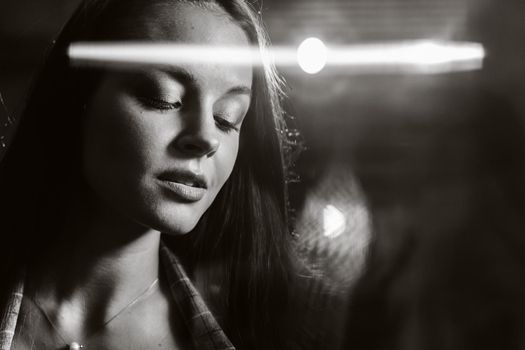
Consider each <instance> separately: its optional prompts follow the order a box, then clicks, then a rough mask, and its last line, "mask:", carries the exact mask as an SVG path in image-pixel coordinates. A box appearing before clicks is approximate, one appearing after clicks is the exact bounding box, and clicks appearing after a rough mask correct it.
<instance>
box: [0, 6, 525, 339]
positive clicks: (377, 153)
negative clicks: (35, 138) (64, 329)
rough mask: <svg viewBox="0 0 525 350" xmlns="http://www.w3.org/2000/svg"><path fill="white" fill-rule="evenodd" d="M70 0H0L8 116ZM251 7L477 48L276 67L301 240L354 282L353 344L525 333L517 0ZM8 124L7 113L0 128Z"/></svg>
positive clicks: (521, 54) (276, 32)
mask: <svg viewBox="0 0 525 350" xmlns="http://www.w3.org/2000/svg"><path fill="white" fill-rule="evenodd" d="M78 2H79V1H77V0H17V1H13V0H2V1H1V2H0V92H1V93H2V95H3V97H4V100H5V105H6V107H7V109H8V111H9V115H10V116H11V117H12V118H14V117H15V116H16V115H17V113H18V112H19V111H20V110H21V108H22V107H23V104H24V96H25V94H26V91H27V88H28V86H29V84H30V80H31V77H32V76H33V74H34V73H35V72H36V71H37V70H38V67H39V64H40V63H41V62H42V60H43V58H44V57H45V52H46V48H47V47H48V46H49V43H50V41H51V39H52V38H53V36H54V35H55V33H56V32H57V31H58V30H59V28H60V26H61V25H62V24H63V23H64V21H65V20H66V19H67V18H68V17H69V15H70V14H71V13H72V11H73V10H74V8H75V6H76V5H77V3H78ZM256 6H257V7H258V8H260V10H261V12H262V16H263V18H264V19H265V21H266V25H267V29H268V30H269V32H270V36H271V39H272V42H273V43H274V44H278V45H293V46H296V45H298V44H299V43H300V42H301V41H302V40H303V39H304V38H306V37H308V36H317V37H319V38H321V39H323V40H324V41H325V42H326V43H327V44H328V45H329V44H330V43H337V44H344V43H347V44H353V43H369V42H383V41H392V40H412V39H441V40H460V41H475V42H480V43H482V44H483V45H484V46H485V48H486V51H487V58H486V60H485V63H484V67H483V69H481V70H478V71H471V72H457V73H448V74H435V75H423V74H401V73H398V74H394V73H389V74H381V73H370V72H367V73H364V72H359V71H355V70H354V71H351V72H350V71H342V70H335V69H330V68H327V69H325V70H324V71H322V72H321V73H320V74H317V75H306V74H304V73H302V72H300V71H299V70H298V69H287V70H283V71H282V73H283V75H284V77H285V79H286V81H287V86H288V95H289V97H290V100H289V101H288V102H287V105H286V106H287V111H288V113H289V115H291V116H293V117H294V119H293V121H294V123H295V126H296V127H297V128H298V129H299V130H300V131H301V133H302V139H303V144H304V145H305V150H304V151H303V152H302V153H301V155H300V156H299V157H298V158H297V161H296V167H295V172H296V174H297V178H298V179H299V182H294V183H292V184H291V185H290V186H291V194H292V195H291V202H292V206H293V207H294V208H295V218H296V225H295V227H296V232H297V233H298V235H299V238H298V243H299V247H300V248H301V249H303V250H304V251H305V252H306V253H307V254H308V255H309V258H310V260H311V262H312V263H313V264H314V265H315V266H316V267H317V268H318V269H319V271H321V272H323V273H324V274H325V275H326V276H327V278H328V279H330V280H331V281H333V282H334V283H335V284H336V285H339V286H340V287H341V288H342V290H343V291H344V292H345V293H349V295H351V296H352V298H351V299H350V300H351V301H352V302H351V303H350V306H349V307H351V308H352V309H351V312H350V313H349V316H348V319H349V321H348V322H349V323H348V324H349V327H350V328H351V329H352V330H356V329H357V330H358V331H357V332H356V331H353V332H352V331H350V332H349V334H350V336H349V342H352V343H353V344H361V343H360V341H363V339H365V338H366V339H370V337H371V336H369V335H370V334H373V333H374V332H377V333H379V334H382V335H383V339H386V340H385V341H390V342H391V343H390V344H397V345H398V346H399V347H400V348H401V349H412V348H413V349H418V348H420V349H421V348H429V347H432V346H424V344H426V345H428V344H434V345H435V346H433V347H436V348H450V349H453V348H454V349H455V348H458V349H460V348H468V347H469V346H471V345H472V344H474V343H475V344H477V345H476V346H478V348H483V346H487V347H488V346H489V345H491V346H492V345H494V346H495V347H496V348H500V349H501V348H505V347H506V346H508V348H517V347H514V346H516V345H518V344H521V345H523V339H522V338H523V336H522V335H521V334H525V330H524V327H523V326H524V325H525V322H524V320H523V316H521V315H524V314H525V313H524V312H523V311H525V307H524V305H525V302H524V300H523V296H524V295H525V286H524V285H525V284H524V279H525V269H524V267H525V263H524V261H523V259H524V258H522V257H521V256H525V254H524V252H525V251H524V249H525V243H524V241H525V240H524V239H523V238H522V236H523V234H524V233H525V231H524V230H523V229H524V228H525V227H524V226H525V225H523V222H522V221H523V218H525V216H524V215H523V203H525V200H523V198H525V197H523V196H522V194H523V193H525V191H524V190H523V188H524V186H523V183H522V182H523V180H524V179H525V178H523V177H522V175H524V172H523V169H524V168H525V167H524V166H523V163H524V160H525V152H524V149H525V147H523V145H522V143H524V142H525V141H524V137H523V131H524V130H525V129H524V127H525V126H524V125H523V124H524V120H525V97H524V96H525V68H524V64H525V60H524V58H525V2H524V1H523V0H477V1H475V0H288V1H283V0H265V1H264V3H263V4H262V5H256ZM4 119H5V118H4ZM7 126H8V123H7V120H6V119H5V120H2V125H1V126H0V127H1V128H2V129H0V134H2V135H3V134H4V133H5V132H6V130H5V129H6V127H7ZM0 200H1V198H0ZM327 205H333V206H335V207H337V208H338V209H339V210H340V211H341V212H342V213H343V214H344V215H345V217H346V223H347V226H346V229H345V231H344V233H343V234H341V235H340V236H338V237H335V238H327V237H324V236H323V210H324V209H325V208H326V206H327ZM345 310H346V309H345ZM416 325H417V326H416ZM487 329H490V330H491V331H490V332H485V330H487ZM357 333H358V334H359V335H355V334H357ZM407 334H408V335H407ZM416 334H417V335H416ZM489 334H490V335H489ZM474 338H475V339H476V340H475V341H474V340H472V339H474ZM435 339H440V340H439V342H438V343H436V342H435V341H433V340H435ZM447 339H448V340H447ZM502 339H505V341H502ZM368 344H370V343H368ZM436 344H437V345H436ZM458 344H462V345H461V346H460V345H458ZM456 345H457V346H456ZM422 346H424V347H422ZM472 346H473V345H472ZM356 347H358V346H356ZM393 347H395V346H393ZM376 348H380V345H377V347H376Z"/></svg>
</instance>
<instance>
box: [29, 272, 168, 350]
mask: <svg viewBox="0 0 525 350" xmlns="http://www.w3.org/2000/svg"><path fill="white" fill-rule="evenodd" d="M158 282H159V279H158V278H156V279H155V280H154V281H153V282H151V284H150V285H149V286H148V287H147V288H146V289H145V290H144V291H143V292H142V293H140V294H139V295H138V296H136V297H135V298H134V299H133V300H131V301H130V302H129V303H128V304H126V306H124V307H123V308H122V309H120V310H119V311H118V312H117V313H115V314H114V315H113V316H111V317H110V318H108V319H107V320H106V321H104V323H102V324H101V325H100V326H98V327H97V328H95V330H94V331H93V332H91V334H90V335H89V336H88V337H87V338H90V337H92V336H93V335H95V334H96V333H98V332H99V331H101V330H102V329H104V328H105V327H106V326H107V325H108V324H110V323H111V321H113V320H115V319H116V318H117V317H119V316H120V315H121V314H122V313H123V312H124V311H126V310H128V309H129V308H131V307H132V306H133V305H135V304H136V303H137V302H139V301H140V300H141V299H142V298H143V297H144V296H145V295H146V294H148V292H150V291H151V290H152V289H153V288H154V287H155V286H156V285H157V284H158ZM29 300H31V301H32V302H33V304H35V305H36V307H37V308H38V310H40V312H41V313H42V315H44V317H45V319H46V320H47V322H48V323H49V324H50V325H51V327H53V329H54V330H55V332H56V334H57V335H58V336H59V337H60V339H61V340H62V341H63V342H64V344H66V345H67V346H68V349H69V350H79V349H83V348H85V346H84V345H82V344H81V343H79V342H76V341H72V342H68V341H67V340H66V339H65V338H64V337H63V336H62V334H61V333H60V331H59V330H58V327H57V326H55V324H54V323H53V321H51V317H49V316H48V314H47V312H46V311H45V310H44V308H43V307H42V306H40V304H39V303H38V302H37V300H36V298H31V297H30V298H29Z"/></svg>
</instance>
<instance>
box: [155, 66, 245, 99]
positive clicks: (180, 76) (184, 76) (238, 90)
mask: <svg viewBox="0 0 525 350" xmlns="http://www.w3.org/2000/svg"><path fill="white" fill-rule="evenodd" d="M161 72H163V73H166V74H168V75H169V76H171V77H172V78H173V79H175V80H179V81H181V82H183V83H186V84H189V85H192V86H196V85H197V78H195V75H193V74H192V73H191V72H189V71H188V70H186V69H184V68H182V67H170V68H169V69H163V70H161ZM226 95H248V96H251V95H252V89H251V88H249V87H248V86H245V85H238V86H234V87H232V88H230V89H229V90H228V91H226V93H225V94H224V95H223V96H226Z"/></svg>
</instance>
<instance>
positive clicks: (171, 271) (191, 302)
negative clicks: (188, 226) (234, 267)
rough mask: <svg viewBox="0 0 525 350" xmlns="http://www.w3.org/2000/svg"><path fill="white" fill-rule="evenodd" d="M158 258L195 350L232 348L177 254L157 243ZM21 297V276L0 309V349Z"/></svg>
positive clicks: (8, 338) (9, 336)
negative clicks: (4, 306) (3, 307)
mask: <svg viewBox="0 0 525 350" xmlns="http://www.w3.org/2000/svg"><path fill="white" fill-rule="evenodd" d="M159 254H160V257H161V261H162V265H163V266H164V270H165V272H166V278H167V281H168V284H169V287H170V290H171V296H172V298H173V299H172V301H173V302H174V303H175V305H176V306H177V308H178V310H179V312H180V314H181V316H182V318H183V320H184V323H185V324H186V326H187V327H188V331H189V333H190V335H191V338H192V340H193V344H194V348H195V349H196V350H235V347H234V346H233V345H232V343H231V342H230V340H229V339H228V338H227V337H226V335H225V334H224V332H223V330H222V329H221V327H220V326H219V324H218V323H217V321H216V320H215V317H213V315H212V313H211V312H210V310H209V309H208V307H207V306H206V304H205V303H204V300H203V299H202V297H201V296H200V294H199V292H198V291H197V290H196V289H195V287H194V286H193V284H192V283H191V281H190V279H189V278H188V276H187V274H186V272H185V271H184V268H183V267H182V265H181V264H180V262H179V260H178V259H177V257H176V256H175V255H174V254H173V252H171V251H170V250H169V248H168V247H167V246H166V245H164V244H163V243H162V242H161V247H160V252H159ZM23 296H24V283H23V278H21V279H20V282H19V283H17V284H16V285H15V286H14V288H13V290H12V292H11V296H10V298H9V301H8V304H7V307H6V308H5V309H4V310H2V311H3V312H2V314H1V316H2V318H1V320H0V321H1V322H0V350H10V349H11V343H12V341H13V338H14V335H15V329H16V323H17V320H18V313H19V312H20V305H21V304H22V298H23Z"/></svg>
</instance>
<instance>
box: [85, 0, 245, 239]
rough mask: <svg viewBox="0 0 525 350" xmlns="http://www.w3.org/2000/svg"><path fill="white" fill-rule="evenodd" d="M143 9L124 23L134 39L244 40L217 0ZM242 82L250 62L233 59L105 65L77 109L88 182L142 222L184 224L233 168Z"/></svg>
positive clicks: (188, 225)
mask: <svg viewBox="0 0 525 350" xmlns="http://www.w3.org/2000/svg"><path fill="white" fill-rule="evenodd" d="M148 11H149V12H147V13H146V14H144V15H143V16H142V17H143V18H142V19H141V18H139V19H137V23H136V27H135V28H133V30H134V31H136V32H140V33H141V34H140V35H141V36H140V37H137V40H156V41H171V42H177V43H184V44H199V45H210V46H215V45H228V46H231V45H234V46H248V45H249V41H248V38H247V36H246V34H245V33H244V31H243V30H242V29H241V28H240V27H239V26H238V25H237V24H236V23H234V22H233V21H232V20H231V19H230V18H229V16H228V15H227V14H226V13H225V12H224V11H223V10H222V9H220V8H219V7H218V6H213V7H210V6H208V7H207V8H204V7H201V6H195V5H192V4H190V3H183V2H180V3H176V4H175V5H173V4H171V5H170V6H169V7H168V6H160V7H159V6H157V7H152V8H151V9H149V10H148ZM148 18H150V19H151V18H155V20H154V21H151V20H148ZM137 28H138V29H140V30H137ZM142 34H143V36H142ZM251 85H252V69H251V68H250V67H239V66H225V65H204V64H192V63H188V64H182V65H177V66H173V67H169V68H167V69H164V68H162V69H161V68H159V69H153V68H148V69H144V70H136V71H133V72H132V71H129V72H112V73H108V74H106V75H105V77H104V79H103V81H102V83H101V85H100V87H99V88H98V90H97V91H96V92H95V94H94V96H93V98H92V100H91V102H90V104H89V106H88V108H87V110H86V115H85V122H84V134H83V137H84V140H83V147H84V148H83V156H84V159H83V161H84V174H85V177H86V180H87V182H88V184H89V185H90V186H91V187H92V188H93V190H94V191H95V193H96V194H97V196H98V197H99V198H100V199H101V200H102V201H103V202H105V203H106V204H107V205H110V206H111V207H112V208H113V209H116V210H118V211H120V212H121V213H123V214H124V215H126V216H128V217H130V218H132V219H133V220H134V221H137V222H139V223H140V224H142V225H144V226H146V227H150V228H153V229H156V230H159V231H162V232H167V233H187V232H189V231H190V230H191V229H193V228H194V226H195V225H196V223H197V221H198V220H199V219H200V217H201V216H202V215H203V213H204V212H205V211H206V210H207V209H208V207H209V206H210V205H211V203H212V202H213V200H214V199H215V197H216V196H217V193H218V192H219V190H220V189H221V187H222V186H223V185H224V183H225V182H226V180H227V179H228V177H229V176H230V173H231V171H232V169H233V166H234V163H235V160H236V158H237V151H238V146H239V134H240V129H241V125H242V122H243V119H244V117H245V115H246V112H247V111H248V108H249V105H250V93H251V90H250V89H251Z"/></svg>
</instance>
